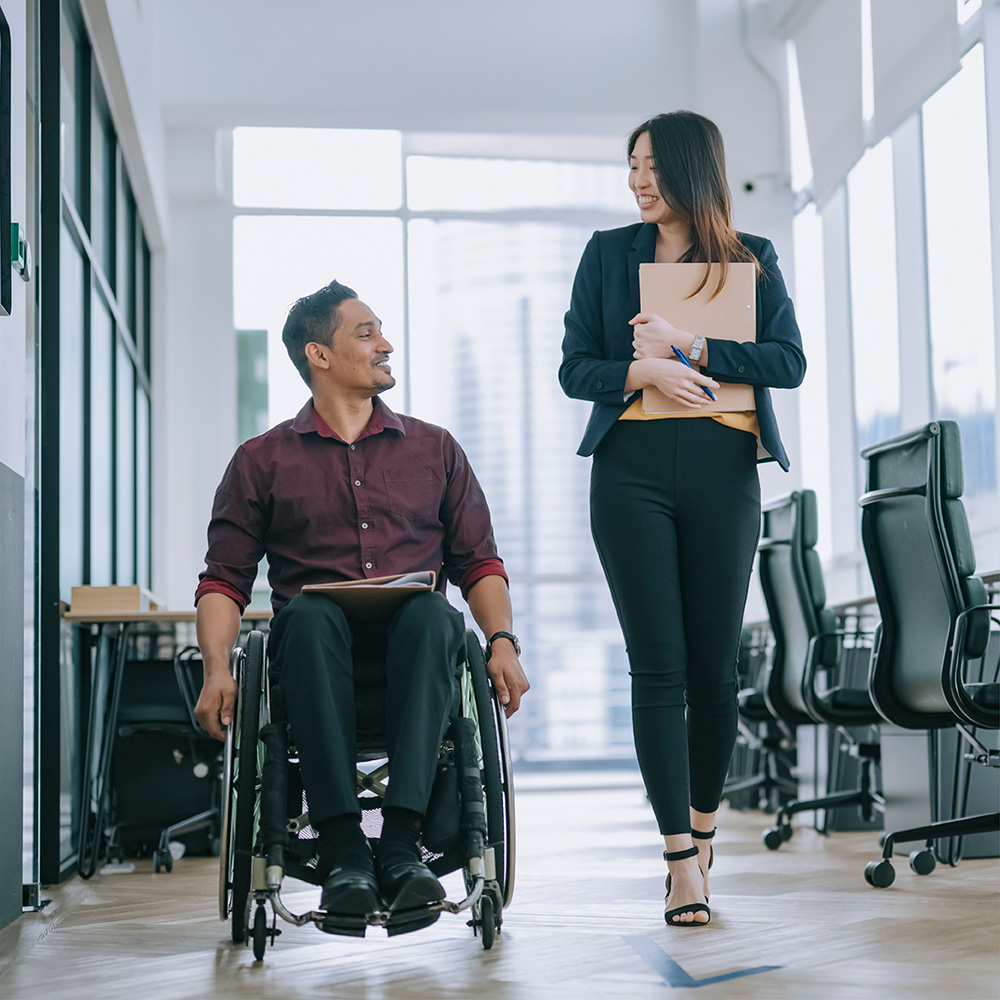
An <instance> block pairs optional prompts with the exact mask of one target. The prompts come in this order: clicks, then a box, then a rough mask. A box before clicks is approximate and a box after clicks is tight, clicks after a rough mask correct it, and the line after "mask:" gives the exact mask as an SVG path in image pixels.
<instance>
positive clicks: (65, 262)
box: [59, 225, 86, 601]
mask: <svg viewBox="0 0 1000 1000" xmlns="http://www.w3.org/2000/svg"><path fill="white" fill-rule="evenodd" d="M60 237H61V242H60V246H59V284H60V287H59V301H60V311H59V339H60V342H61V344H60V347H61V350H60V352H59V396H60V404H61V405H60V408H59V444H60V449H61V451H62V456H61V461H60V463H59V532H60V538H59V543H60V544H59V594H60V597H61V598H62V599H63V600H65V601H68V600H69V596H70V588H71V587H74V586H77V585H78V584H80V583H83V582H84V558H83V548H84V535H85V534H86V523H85V520H84V509H85V507H84V487H83V470H84V443H83V442H84V422H83V420H82V415H83V412H84V407H83V399H84V396H83V373H84V371H85V368H84V354H83V346H84V340H83V330H84V325H83V315H84V308H83V290H84V288H85V283H86V277H85V275H86V271H85V269H84V261H83V254H82V253H81V252H80V251H79V250H78V249H77V245H76V243H75V242H74V241H73V237H72V236H71V235H70V231H69V229H68V228H67V227H66V226H65V225H64V226H63V227H62V230H61V233H60Z"/></svg>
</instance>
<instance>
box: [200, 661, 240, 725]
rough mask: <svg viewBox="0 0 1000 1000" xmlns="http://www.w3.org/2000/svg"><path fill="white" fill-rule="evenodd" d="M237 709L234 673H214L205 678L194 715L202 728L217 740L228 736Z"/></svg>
mask: <svg viewBox="0 0 1000 1000" xmlns="http://www.w3.org/2000/svg"><path fill="white" fill-rule="evenodd" d="M235 710H236V681H235V680H233V677H232V674H228V673H213V674H209V676H208V677H206V678H205V683H204V684H203V685H202V688H201V694H200V695H199V696H198V704H197V705H195V708H194V716H195V718H196V719H197V720H198V722H199V723H200V724H201V728H202V729H204V730H205V732H206V733H208V735H209V736H214V737H215V738H216V739H217V740H224V739H225V738H226V729H227V728H228V727H229V726H230V725H231V724H232V721H233V714H234V712H235Z"/></svg>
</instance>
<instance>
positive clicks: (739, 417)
mask: <svg viewBox="0 0 1000 1000" xmlns="http://www.w3.org/2000/svg"><path fill="white" fill-rule="evenodd" d="M685 417H711V418H712V419H713V420H717V421H718V422H719V423H720V424H725V426H726V427H733V428H735V429H736V430H738V431H749V432H750V433H751V434H753V435H754V436H755V437H756V438H757V439H758V440H759V439H760V425H759V424H758V423H757V411H756V410H739V411H733V412H731V413H704V412H702V411H699V410H692V411H691V412H690V413H647V412H646V411H645V410H644V409H643V408H642V394H641V393H640V394H639V395H638V396H636V398H635V400H634V401H633V402H632V405H631V406H630V407H629V408H628V409H627V410H626V411H625V412H624V413H623V414H622V415H621V416H620V417H619V418H618V419H619V420H664V419H671V420H673V419H675V418H680V419H684V418H685Z"/></svg>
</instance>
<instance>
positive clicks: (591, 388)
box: [559, 222, 806, 472]
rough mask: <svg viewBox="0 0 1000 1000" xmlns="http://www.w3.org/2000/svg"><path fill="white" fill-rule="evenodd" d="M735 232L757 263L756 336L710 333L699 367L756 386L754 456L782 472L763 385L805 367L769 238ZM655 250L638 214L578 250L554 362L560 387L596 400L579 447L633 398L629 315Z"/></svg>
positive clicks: (794, 378)
mask: <svg viewBox="0 0 1000 1000" xmlns="http://www.w3.org/2000/svg"><path fill="white" fill-rule="evenodd" d="M738 236H739V239H740V242H741V243H742V244H743V245H744V246H745V247H746V248H747V249H748V250H750V251H751V252H752V253H753V254H754V256H755V257H756V258H757V260H758V261H759V262H760V267H761V275H760V278H759V279H758V281H757V342H756V343H753V344H738V343H736V342H735V341H730V340H718V339H710V340H708V361H709V367H703V368H702V372H703V373H704V374H705V375H710V376H711V377H712V378H714V379H715V380H716V381H717V382H743V383H745V384H747V385H752V386H753V387H754V399H755V401H756V405H757V422H758V424H759V425H760V444H761V447H762V449H763V451H764V452H766V454H763V455H761V458H760V460H761V461H776V462H777V463H778V464H779V465H780V466H781V467H782V469H784V470H785V471H786V472H787V471H788V456H787V455H786V454H785V449H784V447H783V446H782V444H781V438H780V436H779V435H778V423H777V421H776V420H775V418H774V410H773V409H772V408H771V394H770V392H769V391H768V386H775V387H776V388H779V389H794V388H795V387H796V386H797V385H799V384H800V383H801V382H802V378H803V376H804V375H805V372H806V358H805V355H804V354H803V353H802V338H801V336H800V335H799V327H798V324H797V323H796V322H795V311H794V309H793V307H792V300H791V299H790V298H789V297H788V292H787V291H786V290H785V282H784V280H783V279H782V277H781V272H780V271H779V270H778V255H777V254H776V253H775V251H774V247H773V246H771V241H770V240H766V239H764V238H763V237H761V236H750V235H749V234H747V233H739V234H738ZM655 250H656V225H655V224H654V223H651V222H639V223H636V224H635V225H632V226H623V227H622V228H621V229H608V230H605V231H603V232H600V231H599V232H596V233H594V235H593V236H592V237H591V239H590V242H589V243H588V244H587V248H586V249H585V250H584V251H583V257H582V258H581V260H580V266H579V268H578V269H577V272H576V280H575V281H574V282H573V294H572V297H571V298H570V305H569V312H567V313H566V336H565V337H564V338H563V345H562V350H563V361H562V364H561V365H560V366H559V383H560V385H562V387H563V390H564V391H565V393H566V395H567V396H572V397H573V398H574V399H589V400H590V401H591V402H593V404H594V408H593V410H592V411H591V414H590V422H589V423H588V424H587V429H586V431H585V432H584V435H583V441H581V443H580V448H579V450H578V451H577V454H579V455H592V454H593V453H594V449H596V448H597V445H598V444H599V443H600V441H601V438H603V437H604V435H605V434H606V433H607V432H608V431H609V430H610V429H611V427H612V425H613V424H614V422H615V421H616V420H617V419H618V418H619V417H620V416H621V415H622V413H623V412H624V411H625V409H626V407H627V406H628V405H629V403H630V402H631V399H630V400H629V401H628V402H626V400H625V379H626V376H627V375H628V368H629V365H630V364H631V363H632V360H633V357H632V327H630V326H629V325H628V321H629V320H630V319H631V318H632V317H633V316H635V314H636V313H638V312H639V265H640V264H643V263H652V261H653V255H654V253H655ZM666 318H667V319H669V317H666Z"/></svg>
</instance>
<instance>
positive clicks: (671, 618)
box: [590, 417, 760, 835]
mask: <svg viewBox="0 0 1000 1000" xmlns="http://www.w3.org/2000/svg"><path fill="white" fill-rule="evenodd" d="M756 456H757V440H756V438H755V437H754V436H753V435H752V434H750V433H748V432H746V431H740V430H736V429H734V428H732V427H726V426H725V425H723V424H719V423H717V422H716V421H715V420H712V419H710V418H703V417H701V418H694V419H690V418H684V419H666V420H650V421H624V420H622V421H619V422H618V423H616V424H615V426H614V427H612V428H611V430H610V431H609V432H608V434H607V435H606V436H605V438H604V440H603V441H602V442H601V444H600V446H599V447H598V449H597V451H596V453H595V454H594V465H593V470H592V474H591V485H590V515H591V526H592V529H593V533H594V541H595V543H596V545H597V552H598V555H599V556H600V559H601V565H602V566H603V567H604V574H605V576H606V577H607V579H608V585H609V587H610V588H611V596H612V598H613V599H614V602H615V609H616V610H617V612H618V620H619V621H620V622H621V626H622V631H623V632H624V634H625V644H626V646H627V649H628V658H629V673H630V675H631V677H632V728H633V732H634V734H635V749H636V755H637V757H638V758H639V767H640V769H641V771H642V776H643V780H644V781H645V784H646V791H647V792H648V794H649V799H650V802H651V803H652V806H653V812H654V813H655V814H656V820H657V823H658V824H659V828H660V833H662V834H664V835H669V834H678V833H687V832H688V831H689V830H690V829H691V820H690V815H689V812H688V807H689V806H691V807H693V808H694V809H696V810H697V811H698V812H705V813H711V812H714V811H715V810H716V809H717V808H718V807H719V800H720V797H721V795H722V786H723V784H724V783H725V780H726V772H727V770H728V768H729V759H730V757H731V756H732V752H733V745H734V743H735V742H736V723H737V710H736V693H737V678H736V656H737V649H738V646H739V636H740V628H741V625H742V621H743V610H744V605H745V604H746V596H747V588H748V587H749V583H750V571H751V569H752V567H753V557H754V552H755V550H756V548H757V539H758V536H759V532H760V483H759V480H758V478H757V466H756V461H757V458H756ZM685 703H686V705H687V713H686V717H685Z"/></svg>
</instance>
